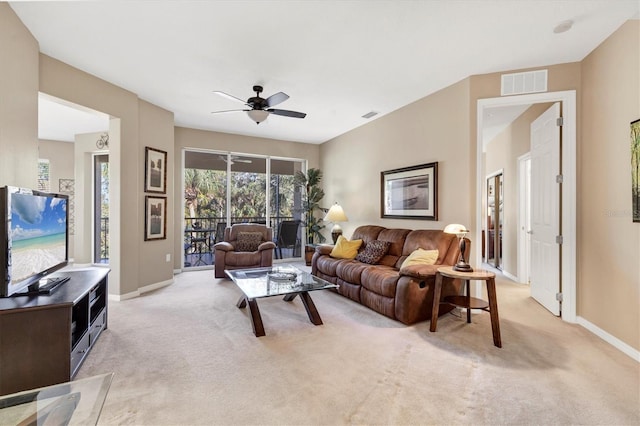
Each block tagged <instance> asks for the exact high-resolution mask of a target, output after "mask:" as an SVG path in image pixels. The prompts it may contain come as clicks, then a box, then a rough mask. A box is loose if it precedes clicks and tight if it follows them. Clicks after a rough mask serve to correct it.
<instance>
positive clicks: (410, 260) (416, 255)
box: [400, 248, 438, 269]
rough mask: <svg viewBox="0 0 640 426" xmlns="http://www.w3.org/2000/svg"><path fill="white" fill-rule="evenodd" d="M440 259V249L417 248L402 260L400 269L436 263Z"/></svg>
mask: <svg viewBox="0 0 640 426" xmlns="http://www.w3.org/2000/svg"><path fill="white" fill-rule="evenodd" d="M437 260H438V250H423V249H421V248H419V249H416V250H414V251H413V253H411V254H410V255H409V256H408V257H407V258H406V259H405V260H404V262H402V266H400V269H402V268H406V267H407V266H412V265H435V264H436V261H437Z"/></svg>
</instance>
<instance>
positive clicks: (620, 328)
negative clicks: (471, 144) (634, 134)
mask: <svg viewBox="0 0 640 426" xmlns="http://www.w3.org/2000/svg"><path fill="white" fill-rule="evenodd" d="M582 78H583V84H582V100H583V102H582V111H583V114H582V134H583V138H582V143H581V144H580V147H581V149H580V153H579V162H580V165H581V167H580V169H579V179H580V182H581V185H580V188H579V190H578V212H579V214H580V219H581V220H580V222H579V225H578V235H580V236H581V243H580V246H579V250H578V282H579V292H578V314H579V315H580V316H582V317H584V318H586V319H587V320H589V321H590V322H591V323H593V324H595V325H596V326H598V327H600V328H601V329H603V330H605V331H607V332H608V333H610V334H612V335H614V336H615V337H617V338H618V339H620V340H622V341H624V342H625V343H627V344H628V345H630V346H632V347H633V348H635V349H636V350H640V261H639V254H638V253H640V223H632V216H631V166H630V164H631V153H630V144H631V141H630V136H629V135H630V129H629V123H630V122H631V121H633V120H637V119H638V118H640V21H638V20H634V21H629V22H627V23H626V24H624V25H623V26H622V27H621V28H620V29H619V30H618V31H616V32H615V33H614V34H613V35H611V37H609V38H608V39H607V40H606V41H605V42H603V43H602V44H601V45H600V46H599V47H598V48H597V49H595V50H594V51H593V52H592V53H591V54H590V55H589V56H587V57H586V58H585V59H584V61H583V63H582Z"/></svg>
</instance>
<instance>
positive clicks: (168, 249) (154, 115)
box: [127, 100, 182, 287]
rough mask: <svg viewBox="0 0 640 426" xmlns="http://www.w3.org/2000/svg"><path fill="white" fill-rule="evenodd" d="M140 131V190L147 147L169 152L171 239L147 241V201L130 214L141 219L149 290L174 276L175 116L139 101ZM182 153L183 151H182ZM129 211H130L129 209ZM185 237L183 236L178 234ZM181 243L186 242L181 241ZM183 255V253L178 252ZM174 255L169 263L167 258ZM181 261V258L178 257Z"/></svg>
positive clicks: (142, 272)
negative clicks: (145, 238) (145, 228)
mask: <svg viewBox="0 0 640 426" xmlns="http://www.w3.org/2000/svg"><path fill="white" fill-rule="evenodd" d="M139 129H140V146H139V147H138V158H139V159H141V160H143V161H142V162H139V167H138V169H137V172H138V177H137V182H139V183H140V186H139V188H144V186H143V185H144V183H143V182H144V172H145V169H144V167H143V164H144V158H145V147H147V146H148V147H152V148H156V149H160V150H162V151H166V152H167V159H168V161H167V164H166V166H165V167H166V168H167V182H166V189H167V194H166V196H167V227H166V231H165V232H166V235H167V238H166V239H164V240H153V241H144V238H143V235H144V219H145V198H144V196H140V197H139V198H138V205H137V207H136V208H135V210H136V212H135V213H134V212H133V211H130V212H129V213H127V214H131V215H132V216H130V218H131V219H137V220H138V229H140V230H141V231H142V233H141V234H140V239H141V240H142V241H141V243H140V246H139V256H138V259H139V263H140V264H139V266H138V273H139V276H138V282H139V287H146V286H150V285H153V284H157V283H162V282H163V281H167V280H170V279H171V277H172V276H173V267H172V265H173V264H172V260H173V258H174V256H173V247H174V244H173V242H174V227H173V224H174V222H175V216H174V214H173V211H174V210H173V204H174V200H175V197H173V194H172V192H171V189H172V188H173V187H174V184H173V179H174V169H173V167H174V162H173V161H171V159H174V158H175V157H176V154H175V152H174V130H173V129H174V127H173V113H172V112H170V111H167V110H164V109H162V108H159V107H157V106H155V105H153V104H150V103H149V102H145V101H142V100H141V101H139ZM178 152H179V151H178ZM148 195H154V196H164V195H161V194H148ZM127 210H129V209H127ZM178 235H182V234H178ZM180 241H182V240H181V239H180ZM178 253H180V252H178ZM167 255H170V259H169V260H168V261H167V259H166V256H167ZM177 257H178V258H180V256H179V255H177Z"/></svg>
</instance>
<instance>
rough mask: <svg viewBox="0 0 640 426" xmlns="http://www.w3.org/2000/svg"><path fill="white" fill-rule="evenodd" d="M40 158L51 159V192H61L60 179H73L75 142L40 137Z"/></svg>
mask: <svg viewBox="0 0 640 426" xmlns="http://www.w3.org/2000/svg"><path fill="white" fill-rule="evenodd" d="M38 158H46V159H47V160H49V164H50V166H49V178H50V180H51V192H59V180H60V179H73V143H70V142H60V141H51V140H43V139H40V140H39V145H38Z"/></svg>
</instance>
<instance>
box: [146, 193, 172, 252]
mask: <svg viewBox="0 0 640 426" xmlns="http://www.w3.org/2000/svg"><path fill="white" fill-rule="evenodd" d="M144 201H145V202H144V205H145V207H144V211H145V214H144V240H145V241H149V240H164V239H165V238H167V197H156V196H153V195H146V196H145V197H144Z"/></svg>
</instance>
